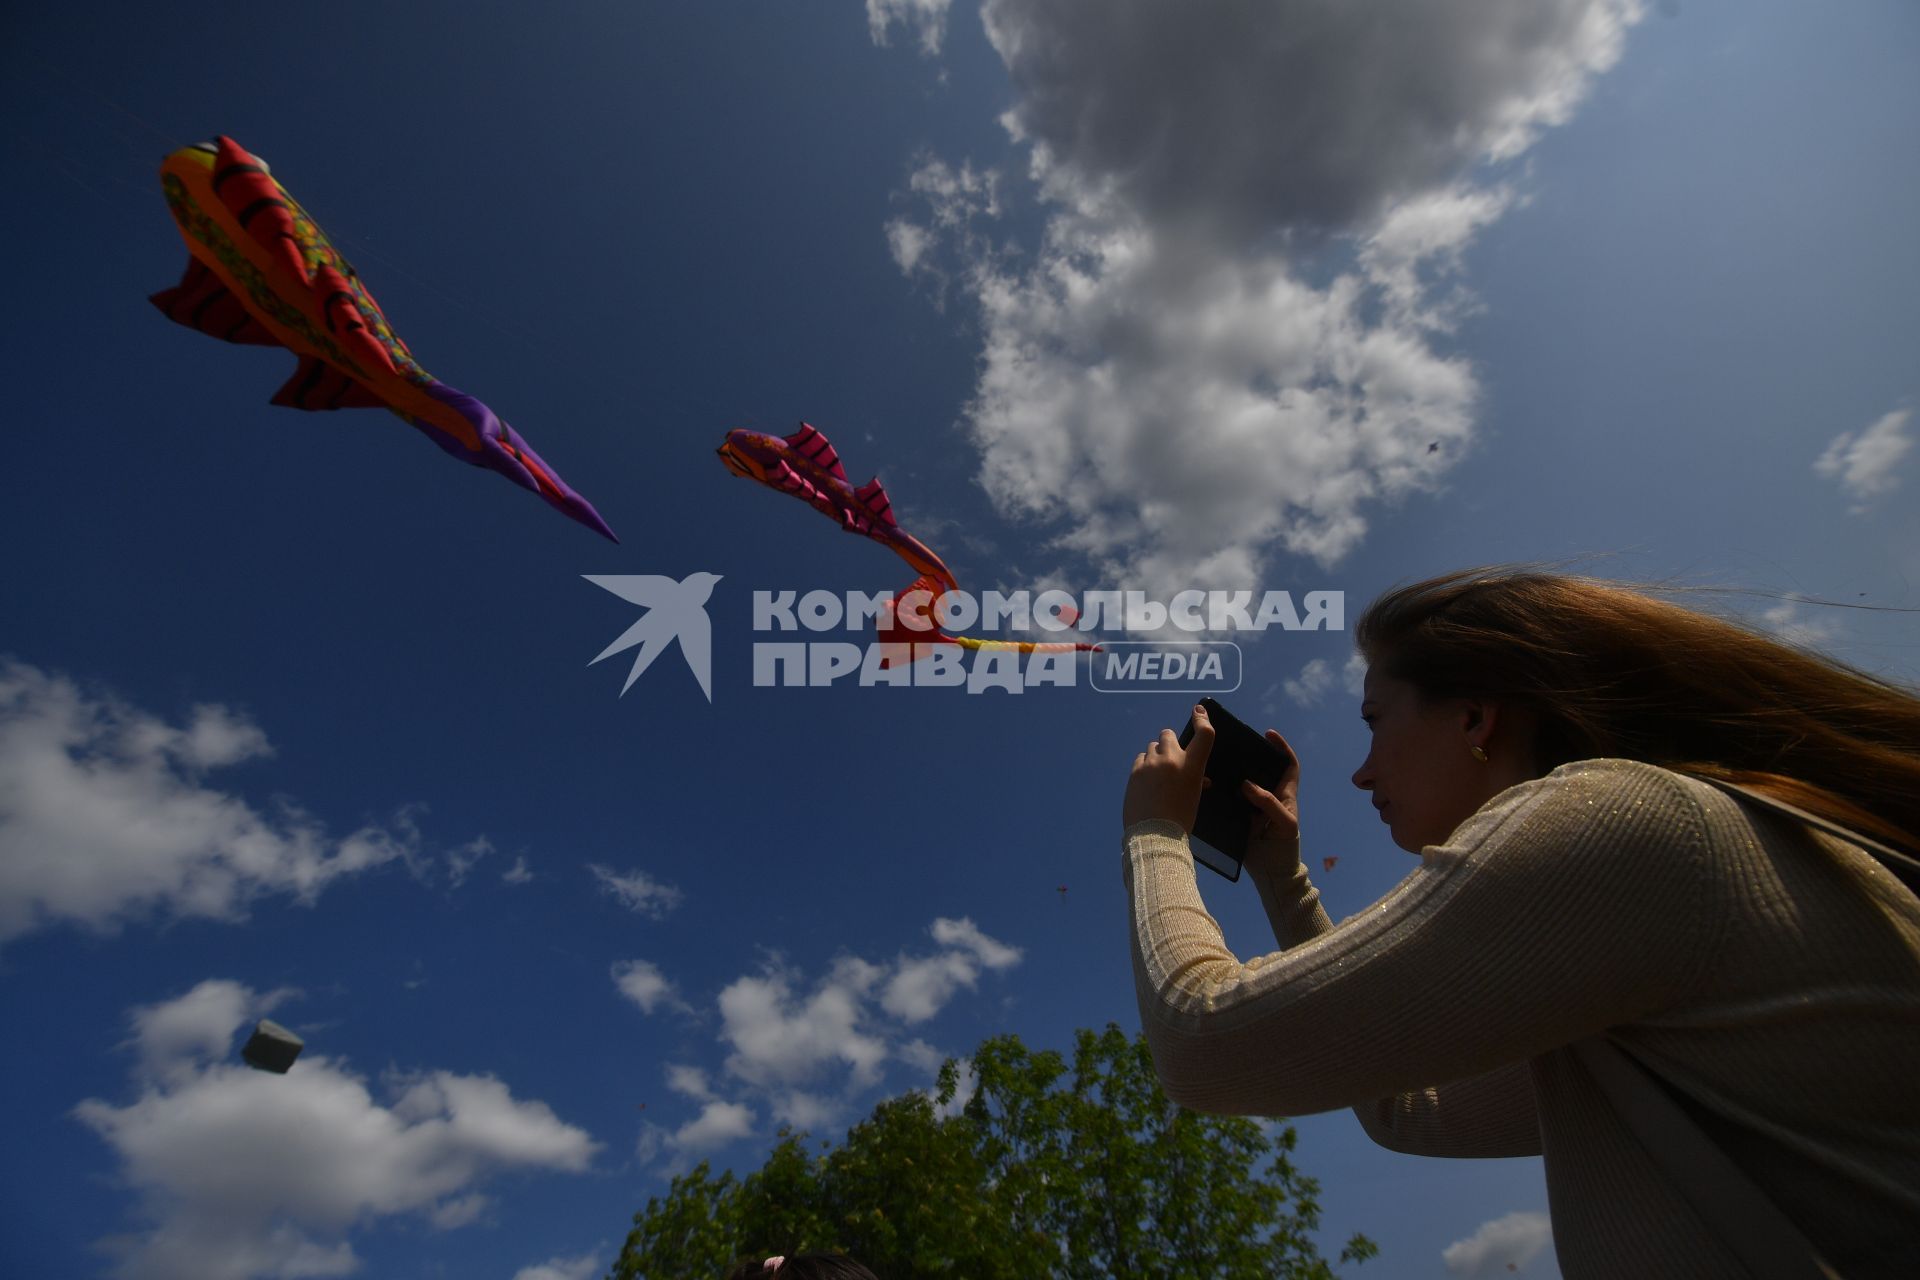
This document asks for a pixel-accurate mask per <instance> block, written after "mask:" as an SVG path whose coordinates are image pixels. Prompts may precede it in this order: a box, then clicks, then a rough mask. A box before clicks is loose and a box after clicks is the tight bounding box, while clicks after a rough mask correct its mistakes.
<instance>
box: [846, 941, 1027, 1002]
mask: <svg viewBox="0 0 1920 1280" xmlns="http://www.w3.org/2000/svg"><path fill="white" fill-rule="evenodd" d="M930 932H931V933H932V934H933V940H934V941H935V942H937V943H939V944H940V945H941V947H942V948H943V950H941V951H938V952H935V953H934V954H933V955H930V956H918V957H908V956H902V957H900V959H899V961H898V962H897V963H896V965H895V967H894V970H893V976H892V977H890V978H888V979H887V982H886V985H885V986H884V987H883V988H882V989H881V992H880V1007H881V1008H883V1009H885V1010H886V1011H887V1012H888V1013H890V1014H892V1015H893V1016H894V1017H896V1018H898V1019H900V1020H901V1021H902V1022H907V1023H914V1022H925V1021H926V1020H927V1019H929V1018H931V1017H933V1016H934V1015H935V1014H937V1013H939V1012H940V1010H941V1009H943V1008H945V1007H946V1004H947V1002H948V1001H949V1000H951V999H952V998H953V995H954V993H955V992H956V991H958V990H960V989H961V988H963V987H965V988H968V989H971V988H972V987H973V984H974V983H975V982H976V981H977V980H978V979H979V977H980V970H981V968H982V967H985V968H988V969H1006V968H1011V967H1012V966H1013V965H1016V964H1018V963H1020V949H1019V948H1018V947H1010V946H1007V945H1006V944H1005V943H1002V942H997V941H995V940H994V939H992V938H989V937H988V936H987V935H986V934H984V933H982V932H980V928H979V926H978V925H976V924H974V923H973V921H971V920H966V919H961V920H947V919H939V920H935V921H934V922H933V926H932V928H931V930H930Z"/></svg>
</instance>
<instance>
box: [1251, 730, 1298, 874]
mask: <svg viewBox="0 0 1920 1280" xmlns="http://www.w3.org/2000/svg"><path fill="white" fill-rule="evenodd" d="M1263 736H1264V737H1265V738H1266V740H1267V741H1268V742H1271V743H1272V744H1273V745H1274V746H1276V747H1278V748H1279V749H1280V750H1281V751H1282V752H1284V753H1285V754H1286V756H1287V760H1288V764H1287V771H1286V773H1285V774H1283V775H1281V778H1280V782H1279V785H1277V786H1276V787H1274V789H1273V790H1271V791H1269V790H1267V789H1266V788H1265V787H1263V786H1261V785H1260V784H1259V783H1257V782H1254V781H1253V780H1252V779H1251V778H1249V779H1247V780H1245V781H1243V782H1242V783H1241V784H1240V793H1241V794H1242V795H1244V796H1246V798H1247V799H1248V800H1249V801H1251V802H1252V804H1253V807H1254V809H1255V811H1256V812H1257V813H1258V814H1259V816H1258V817H1257V818H1255V819H1254V823H1253V829H1252V831H1251V832H1250V833H1249V834H1248V837H1247V863H1248V865H1250V866H1253V867H1256V868H1258V869H1260V870H1262V871H1265V872H1268V873H1271V874H1275V875H1291V874H1292V873H1293V868H1294V865H1295V864H1296V863H1298V862H1299V861H1300V757H1299V756H1298V755H1296V754H1295V753H1294V750H1293V748H1292V747H1291V746H1289V745H1287V740H1286V739H1285V738H1283V737H1281V736H1280V731H1279V730H1277V729H1269V730H1267V731H1266V733H1265V734H1264V735H1263Z"/></svg>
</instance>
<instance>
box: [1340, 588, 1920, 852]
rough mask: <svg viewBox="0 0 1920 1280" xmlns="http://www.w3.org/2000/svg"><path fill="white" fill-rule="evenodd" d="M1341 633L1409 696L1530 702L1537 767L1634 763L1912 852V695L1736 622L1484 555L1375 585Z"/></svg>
mask: <svg viewBox="0 0 1920 1280" xmlns="http://www.w3.org/2000/svg"><path fill="white" fill-rule="evenodd" d="M1355 640H1356V642H1357V643H1358V645H1359V647H1360V652H1361V654H1362V656H1364V657H1365V658H1366V660H1367V662H1368V664H1369V665H1370V666H1373V667H1376V668H1378V669H1380V670H1381V671H1383V672H1385V673H1386V674H1388V675H1391V676H1394V677H1396V678H1398V679H1401V680H1405V681H1407V682H1408V683H1410V684H1412V685H1413V686H1414V687H1415V688H1417V689H1418V690H1419V691H1420V692H1421V694H1422V695H1423V696H1425V697H1440V698H1445V697H1476V698H1488V699H1493V700H1496V701H1497V700H1507V701H1511V702H1514V703H1516V704H1518V705H1521V706H1524V707H1526V708H1528V709H1529V710H1530V711H1532V712H1533V714H1534V716H1535V717H1536V718H1537V720H1538V724H1539V729H1538V733H1537V736H1536V738H1535V741H1534V743H1533V748H1534V755H1535V759H1536V762H1537V763H1538V765H1539V767H1540V769H1541V772H1542V773H1545V772H1546V771H1548V770H1550V769H1553V768H1555V767H1557V766H1559V765H1562V764H1565V763H1567V762H1568V761H1571V760H1586V759H1592V758H1595V757H1601V756H1609V757H1615V758H1619V759H1627V760H1640V761H1644V762H1645V763H1648V764H1655V765H1660V766H1662V767H1664V768H1668V769H1672V770H1674V771H1675V772H1678V773H1691V774H1696V775H1701V776H1705V777H1713V778H1720V779H1722V780H1725V781H1728V782H1736V783H1741V784H1743V785H1746V786H1750V787H1753V788H1755V789H1756V790H1760V791H1764V792H1766V793H1768V794H1770V795H1772V796H1774V797H1776V798H1778V799H1780V800H1784V801H1786V802H1787V803H1789V804H1793V805H1797V806H1798V807H1800V808H1802V809H1805V810H1807V811H1808V812H1809V813H1814V814H1818V815H1819V816H1820V817H1823V818H1827V819H1829V820H1831V821H1834V822H1838V823H1840V824H1841V825H1843V826H1847V827H1851V828H1853V829H1854V830H1856V831H1859V832H1861V833H1862V834H1865V835H1869V836H1873V837H1875V838H1877V839H1880V840H1884V841H1886V842H1888V843H1889V844H1892V845H1894V846H1896V847H1898V848H1902V849H1906V850H1911V851H1914V852H1917V853H1920V839H1916V836H1917V835H1920V697H1917V696H1916V695H1915V693H1914V692H1913V691H1912V690H1910V689H1904V688H1901V687H1900V686H1898V685H1895V684H1890V683H1888V682H1887V681H1884V680H1880V679H1878V678H1876V677H1874V676H1871V675H1867V674H1866V673H1864V672H1860V671H1855V670H1853V669H1852V668H1850V667H1847V666H1845V665H1843V664H1841V663H1838V662H1835V661H1833V660H1831V659H1829V658H1825V657H1822V656H1819V655H1816V654H1813V653H1809V652H1806V651H1804V650H1801V649H1797V648H1795V647H1793V646H1791V645H1788V644H1785V643H1782V642H1781V641H1779V640H1777V639H1774V638H1773V637H1771V636H1767V635H1764V634H1761V633H1760V632H1758V631H1754V630H1751V629H1749V628H1747V627H1745V626H1741V625H1739V624H1737V623H1734V622H1729V621H1727V620H1725V619H1722V618H1717V617H1714V616H1712V615H1710V614H1705V613H1699V612H1695V611H1694V610H1692V609H1686V608H1682V607H1681V606H1679V605H1677V604H1670V603H1668V602H1666V601H1664V600H1657V599H1655V598H1653V597H1652V596H1649V595H1647V594H1645V593H1644V592H1643V591H1640V590H1636V589H1634V588H1632V587H1629V586H1626V585H1624V584H1621V583H1616V582H1605V581H1600V580H1596V579H1591V578H1580V577H1573V576H1570V575H1564V574H1558V573H1549V572H1544V571H1541V570H1537V569H1532V568H1524V567H1522V568H1511V567H1493V568H1479V569H1464V570H1461V571H1460V572H1457V573H1449V574H1445V575H1443V576H1441V577H1438V578H1431V579H1428V580H1427V581H1425V582H1416V583H1413V584H1412V585H1410V586H1404V587H1397V588H1395V589H1393V590H1392V591H1389V592H1387V593H1386V594H1385V595H1383V596H1381V597H1380V598H1379V599H1378V600H1375V601H1374V602H1373V603H1372V604H1371V605H1369V606H1367V610H1366V612H1365V613H1364V614H1363V615H1362V616H1361V618H1360V622H1359V624H1358V626H1357V627H1356V628H1355Z"/></svg>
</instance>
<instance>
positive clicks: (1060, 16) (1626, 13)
mask: <svg viewBox="0 0 1920 1280" xmlns="http://www.w3.org/2000/svg"><path fill="white" fill-rule="evenodd" d="M1640 14H1641V8H1640V5H1639V4H1638V3H1635V0H1380V2H1376V3H1374V4H1369V5H1364V6H1355V5H1328V4H1323V3H1319V2H1318V0H1221V2H1219V3H1214V4H1209V5H1206V6H1203V7H1201V8H1197V9H1196V8H1194V7H1193V6H1189V5H1168V4H1163V3H1160V2H1159V0H1105V2H1104V3H1100V4H1084V3H1082V4H1073V3H1035V2H1034V0H988V2H987V4H986V5H985V6H984V9H983V15H982V16H983V17H984V19H985V21H986V27H987V35H988V38H989V39H990V40H992V42H993V46H994V48H995V49H996V50H997V51H998V52H999V54H1000V57H1001V59H1002V60H1003V61H1004V62H1005V63H1006V65H1007V71H1008V74H1009V75H1010V77H1011V78H1012V80H1013V86H1014V91H1015V95H1016V102H1015V106H1014V108H1013V110H1012V111H1010V112H1009V113H1008V118H1007V124H1008V128H1009V130H1010V131H1011V132H1013V134H1014V135H1015V137H1017V138H1020V139H1024V140H1026V141H1028V142H1030V143H1031V144H1032V147H1033V161H1032V164H1033V169H1034V173H1035V176H1036V177H1038V178H1039V179H1040V181H1041V183H1042V185H1043V188H1044V189H1045V190H1047V191H1048V193H1049V194H1050V195H1051V196H1052V197H1053V198H1055V199H1057V200H1062V201H1075V202H1083V201H1086V200H1089V199H1104V200H1108V201H1112V202H1114V203H1119V204H1124V205H1126V206H1127V207H1129V208H1131V209H1134V210H1137V211H1138V212H1139V213H1140V215H1141V216H1142V217H1143V218H1144V219H1146V220H1147V221H1150V222H1152V223H1154V224H1156V225H1162V226H1171V227H1184V226H1192V227H1195V228H1196V230H1198V231H1201V232H1203V233H1204V234H1206V235H1207V236H1208V237H1209V238H1214V239H1224V240H1238V239H1241V238H1244V237H1253V236H1261V235H1265V234H1266V233H1267V232H1269V231H1270V230H1271V229H1272V228H1275V227H1296V226H1317V227H1325V228H1331V229H1335V230H1342V229H1346V228H1349V227H1351V226H1354V225H1358V224H1365V223H1371V222H1374V221H1376V220H1378V219H1379V218H1380V217H1381V216H1382V215H1383V214H1385V213H1386V212H1387V211H1388V210H1390V209H1391V208H1392V207H1393V206H1394V205H1395V204H1397V203H1399V202H1401V201H1404V200H1407V199H1410V198H1414V197H1418V196H1423V195H1426V194H1428V193H1430V192H1433V191H1437V190H1441V189H1444V188H1446V187H1448V186H1449V185H1451V184H1452V183H1454V182H1455V181H1457V180H1458V179H1459V178H1460V177H1461V176H1462V175H1463V174H1466V173H1468V172H1470V171H1471V170H1472V169H1473V168H1474V166H1476V165H1478V164H1480V163H1482V162H1486V161H1498V160H1506V159H1511V158H1512V157H1514V156H1517V155H1519V154H1520V153H1521V152H1523V151H1525V150H1526V149H1527V147H1528V146H1530V145H1531V144H1532V142H1533V140H1534V139H1535V137H1536V136H1537V135H1538V133H1539V132H1540V130H1541V129H1543V128H1545V127H1547V126H1550V125H1555V124H1560V123H1563V122H1564V121H1566V120H1567V119H1568V118H1570V117H1571V115H1572V113H1573V110H1574V108H1575V107H1576V106H1577V105H1578V104H1579V102H1580V100H1581V99H1582V97H1584V96H1585V93H1586V90H1587V86H1588V82H1589V81H1590V79H1591V77H1592V76H1593V75H1594V73H1596V72H1598V71H1602V70H1604V69H1606V68H1607V67H1609V66H1611V65H1612V64H1613V63H1614V62H1615V61H1616V60H1617V59H1618V58H1619V56H1620V52H1621V49H1622V46H1623V44H1624V36H1625V32H1626V28H1627V27H1628V26H1629V25H1630V24H1632V23H1633V22H1635V21H1637V20H1638V19H1639V17H1640Z"/></svg>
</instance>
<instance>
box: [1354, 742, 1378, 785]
mask: <svg viewBox="0 0 1920 1280" xmlns="http://www.w3.org/2000/svg"><path fill="white" fill-rule="evenodd" d="M1353 785H1354V786H1356V787H1358V788H1360V789H1361V790H1362V791H1371V790H1373V752H1371V751H1369V752H1367V758H1366V759H1365V760H1362V761H1361V762H1360V767H1359V768H1358V769H1355V770H1354V771H1353Z"/></svg>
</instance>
